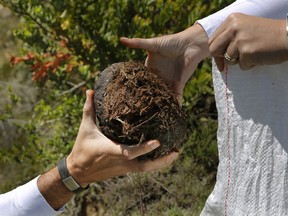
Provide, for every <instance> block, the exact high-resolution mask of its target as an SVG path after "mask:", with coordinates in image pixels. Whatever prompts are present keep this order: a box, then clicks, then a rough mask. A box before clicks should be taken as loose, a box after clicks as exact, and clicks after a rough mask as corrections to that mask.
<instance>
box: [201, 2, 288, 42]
mask: <svg viewBox="0 0 288 216" xmlns="http://www.w3.org/2000/svg"><path fill="white" fill-rule="evenodd" d="M287 10H288V0H237V1H235V2H234V3H232V4H231V5H229V6H228V7H226V8H224V9H222V10H220V11H218V12H216V13H214V14H212V15H210V16H208V17H205V18H203V19H201V20H198V21H197V23H199V24H200V25H201V26H202V27H203V28H204V29H205V31H206V33H207V35H208V37H209V38H210V37H211V35H212V34H213V33H214V31H215V30H216V29H217V28H218V27H219V25H220V24H221V23H222V22H223V21H224V20H225V19H226V18H227V17H228V16H229V15H230V14H232V13H243V14H247V15H251V16H259V17H265V18H271V19H284V18H285V16H286V13H287Z"/></svg>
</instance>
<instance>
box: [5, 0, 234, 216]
mask: <svg viewBox="0 0 288 216" xmlns="http://www.w3.org/2000/svg"><path fill="white" fill-rule="evenodd" d="M229 3H231V0H194V1H191V0H110V1H100V0H93V1H92V0H85V1H83V0H66V1H60V0H53V1H52V0H41V1H40V0H21V1H20V0H0V4H1V5H2V6H1V5H0V10H1V15H0V25H1V26H0V27H1V28H0V29H1V30H0V38H1V41H0V47H1V50H0V54H1V56H4V57H5V58H3V59H4V60H1V62H0V67H1V68H0V78H1V81H0V83H1V87H0V96H1V98H2V99H1V101H0V104H1V106H0V132H1V133H0V166H1V167H2V169H1V174H0V182H1V185H0V192H2V193H3V192H6V191H9V190H11V189H13V188H15V187H16V186H17V185H20V184H23V183H25V182H27V181H28V180H30V179H31V178H33V177H35V176H37V175H38V174H39V173H41V172H44V171H46V170H48V169H49V168H51V167H53V166H54V165H55V164H56V163H57V161H58V160H59V159H60V158H62V157H63V156H64V155H66V154H68V152H69V151H70V150H71V147H72V145H73V142H74V139H75V137H76V134H77V130H78V126H79V123H80V119H81V112H82V106H83V103H84V99H85V94H84V93H85V90H86V89H88V88H90V89H91V88H93V85H94V83H95V80H96V79H97V75H98V73H99V71H101V70H102V69H104V68H106V67H107V66H108V65H110V64H112V63H115V62H120V61H127V60H130V59H134V60H141V61H144V60H145V57H146V53H145V52H144V51H143V50H135V49H128V48H126V47H124V46H123V45H121V44H120V43H119V38H120V37H121V36H126V37H143V38H148V37H155V36H159V35H163V34H171V33H176V32H179V31H182V30H184V29H185V28H188V27H189V26H191V25H193V23H194V22H195V21H196V20H197V19H200V18H202V17H205V16H207V15H209V14H211V13H213V12H215V11H217V10H219V9H221V8H223V7H224V6H225V5H227V4H229ZM4 7H5V8H4ZM8 9H9V10H8ZM10 11H12V12H13V13H12V14H11V12H10ZM12 29H13V31H12ZM8 54H9V55H8ZM183 107H184V109H185V111H186V112H187V114H188V118H187V121H188V125H189V132H188V136H187V138H186V142H185V143H184V144H183V146H182V148H181V149H180V151H181V152H182V153H181V156H180V158H179V159H178V160H177V162H176V163H175V164H174V165H173V166H172V167H170V168H168V169H166V170H161V171H159V172H154V173H149V174H132V175H127V176H125V177H119V178H114V179H111V180H107V181H104V182H98V183H95V184H94V185H92V186H91V187H90V189H89V191H87V192H85V193H82V194H80V195H77V196H75V198H74V199H73V200H72V201H71V202H70V203H69V204H68V206H67V208H66V210H65V212H64V213H63V215H157V214H158V215H199V213H200V211H201V209H202V207H203V205H204V202H205V200H206V198H207V196H208V195H209V193H210V192H211V190H212V189H213V186H214V183H215V174H216V170H217V163H218V159H217V145H216V130H217V112H216V108H215V101H214V92H213V86H212V78H211V63H210V61H209V60H205V61H203V62H202V63H201V64H200V65H199V67H198V69H197V70H196V72H195V74H194V76H193V78H191V80H190V81H189V83H188V84H187V86H186V88H185V92H184V101H183Z"/></svg>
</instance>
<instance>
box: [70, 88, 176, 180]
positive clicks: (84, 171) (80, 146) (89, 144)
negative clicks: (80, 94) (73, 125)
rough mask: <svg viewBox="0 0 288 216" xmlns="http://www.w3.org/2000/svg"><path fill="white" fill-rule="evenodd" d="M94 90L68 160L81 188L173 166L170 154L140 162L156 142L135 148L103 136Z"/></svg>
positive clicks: (90, 91)
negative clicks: (95, 108)
mask: <svg viewBox="0 0 288 216" xmlns="http://www.w3.org/2000/svg"><path fill="white" fill-rule="evenodd" d="M93 94H94V92H93V91H92V90H88V91H87V92H86V97H87V98H86V102H85V105H84V108H83V118H82V122H81V125H80V128H79V132H78V136H77V138H76V142H75V144H74V146H73V149H72V152H71V153H70V154H69V156H68V157H67V167H68V170H69V172H70V174H71V176H73V177H74V178H75V180H76V181H77V182H79V184H81V185H86V184H89V183H92V182H95V181H100V180H105V179H109V178H112V177H115V176H121V175H125V174H127V173H128V172H147V171H153V170H157V169H161V168H164V167H166V166H168V165H170V164H171V163H172V162H173V161H174V160H175V159H176V158H177V157H178V153H177V152H171V153H169V154H167V155H165V156H163V157H161V158H158V159H155V160H153V161H152V160H145V161H141V160H138V159H137V157H138V156H140V155H143V154H146V153H148V152H150V151H152V150H154V149H155V148H157V147H159V146H160V143H159V142H158V141H157V140H152V141H148V142H145V143H142V144H138V145H135V146H128V145H123V144H118V143H115V142H113V141H111V140H110V139H108V138H107V137H106V136H104V135H103V134H102V133H101V132H100V131H99V129H98V128H97V126H96V124H95V120H94V119H95V112H94V105H93Z"/></svg>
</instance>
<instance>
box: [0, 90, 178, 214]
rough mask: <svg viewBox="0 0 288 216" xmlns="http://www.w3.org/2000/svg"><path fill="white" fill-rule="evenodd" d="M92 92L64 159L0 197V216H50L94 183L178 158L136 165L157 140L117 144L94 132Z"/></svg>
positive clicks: (170, 155)
mask: <svg viewBox="0 0 288 216" xmlns="http://www.w3.org/2000/svg"><path fill="white" fill-rule="evenodd" d="M93 94H94V92H93V91H92V90H88V91H87V92H86V102H85V104H84V108H83V117H82V122H81V125H80V128H79V132H78V135H77V138H76V141H75V144H74V146H73V149H72V152H71V153H70V154H69V155H68V157H67V158H65V159H63V160H61V163H59V164H58V165H57V167H55V168H53V169H52V170H50V171H48V172H46V173H44V174H42V175H40V176H38V177H36V178H35V179H33V180H32V181H30V182H28V183H26V184H25V185H23V186H20V187H18V188H16V189H14V190H12V191H10V192H7V193H5V194H2V195H0V216H40V215H41V216H53V215H58V214H60V213H61V212H62V211H63V206H64V205H65V203H66V202H68V201H69V200H70V199H71V198H72V197H73V196H74V194H75V193H78V192H81V191H82V190H85V189H87V188H88V185H89V184H90V183H92V182H95V181H101V180H104V179H108V178H112V177H115V176H121V175H125V174H126V173H128V172H145V171H152V170H155V169H160V168H163V167H165V166H168V165H169V164H171V163H172V161H173V160H175V159H176V158H177V156H178V153H177V152H171V153H169V154H168V155H165V156H163V157H161V158H158V159H155V160H153V161H152V160H145V161H139V160H138V159H136V157H138V156H140V155H143V154H146V153H148V152H150V151H152V150H153V149H155V148H157V147H159V145H160V143H159V142H158V141H157V140H151V141H148V142H145V143H143V144H138V145H135V146H127V145H122V144H117V143H114V142H112V141H111V140H109V139H108V138H107V137H105V136H104V135H103V134H102V133H101V132H100V131H99V130H98V128H97V126H96V124H95V122H94V121H95V118H94V113H95V112H94V104H93Z"/></svg>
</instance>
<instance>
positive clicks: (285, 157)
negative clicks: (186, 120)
mask: <svg viewBox="0 0 288 216" xmlns="http://www.w3.org/2000/svg"><path fill="white" fill-rule="evenodd" d="M287 11H288V0H237V1H235V2H234V3H232V4H231V5H229V6H228V7H226V8H224V9H222V10H220V11H218V12H216V13H214V14H212V15H210V16H208V17H206V18H204V19H201V20H198V21H197V22H196V23H195V25H193V26H192V27H190V28H188V29H186V30H184V31H182V32H179V33H176V34H172V35H165V36H162V37H157V38H149V39H142V38H132V39H128V38H121V39H120V40H121V42H122V43H123V44H124V45H126V46H128V47H131V48H141V49H145V50H146V51H147V53H148V56H147V58H146V65H147V66H148V67H150V68H151V69H152V70H153V71H154V72H155V73H156V74H158V75H159V76H160V77H162V78H163V79H164V80H165V81H166V82H167V84H169V86H170V87H171V89H173V90H174V92H175V94H177V95H178V98H179V101H180V100H181V98H182V93H183V89H184V87H185V84H186V82H187V81H188V79H189V78H190V77H191V76H192V74H193V72H194V70H195V69H196V67H197V65H198V63H199V62H200V61H202V60H203V59H204V58H207V57H210V56H211V54H212V55H214V57H215V61H216V64H215V62H214V61H213V68H212V69H213V85H214V90H215V99H216V105H217V110H218V132H217V141H218V142H217V143H218V151H219V165H218V171H217V180H216V185H215V187H214V190H213V192H212V193H211V194H210V196H209V197H208V199H207V201H206V204H205V206H204V209H203V210H202V213H201V215H202V216H207V215H208V216H209V215H211V216H218V215H219V216H223V215H229V216H231V215H232V216H233V215H235V216H242V215H245V216H246V215H253V216H254V215H261V216H270V215H281V216H282V215H288V190H287V188H288V141H287V140H288V133H287V131H288V112H287V107H288V97H287V95H288V85H287V83H288V73H287V68H288V62H287V61H286V60H288V59H287V52H288V47H287V45H286V37H287V32H286V25H285V18H286V14H287ZM243 14H245V15H243ZM248 15H249V16H248ZM251 16H253V17H251ZM227 17H228V19H226V18H227ZM277 19H278V20H277ZM248 22H250V24H251V25H249V24H248ZM222 23H223V24H222ZM221 24H222V26H220V25H221ZM219 26H220V27H219ZM217 29H218V30H217ZM225 63H226V64H225ZM238 63H239V64H238ZM257 65H258V66H257ZM256 66H257V67H256ZM219 69H220V70H219ZM242 69H244V70H245V72H244V71H243V70H242ZM248 69H249V70H248ZM220 71H223V73H220Z"/></svg>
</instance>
